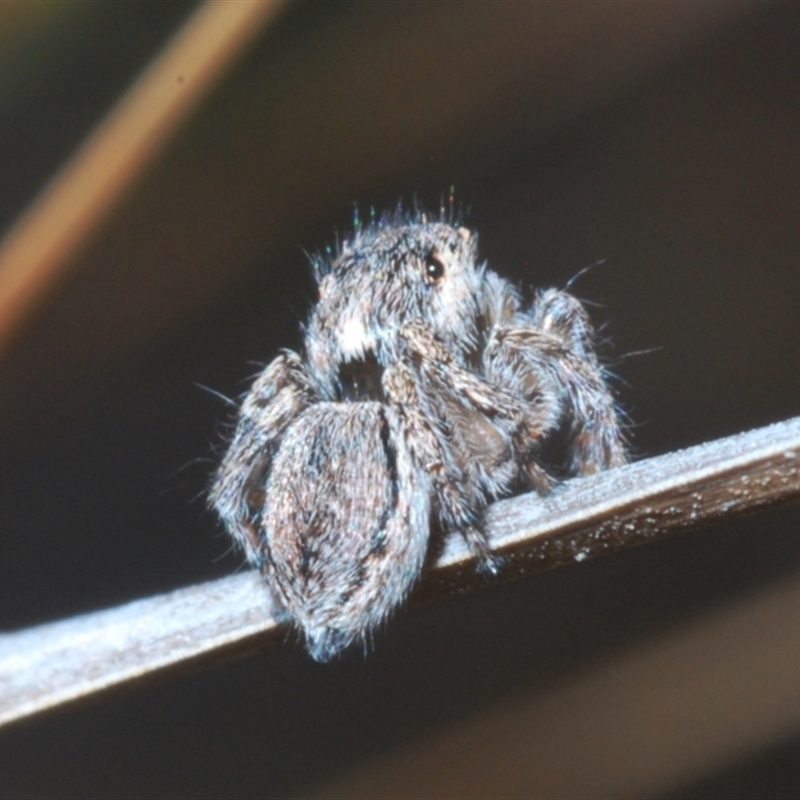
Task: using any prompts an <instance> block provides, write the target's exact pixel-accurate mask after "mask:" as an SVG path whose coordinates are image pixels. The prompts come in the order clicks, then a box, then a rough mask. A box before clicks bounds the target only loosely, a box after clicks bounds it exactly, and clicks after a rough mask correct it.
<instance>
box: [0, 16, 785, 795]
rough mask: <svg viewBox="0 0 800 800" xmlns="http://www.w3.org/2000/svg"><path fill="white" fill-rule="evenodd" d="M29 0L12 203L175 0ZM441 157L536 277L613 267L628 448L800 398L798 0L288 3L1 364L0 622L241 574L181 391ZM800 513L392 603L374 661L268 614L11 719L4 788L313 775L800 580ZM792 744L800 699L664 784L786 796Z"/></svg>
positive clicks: (469, 216) (293, 784) (263, 352)
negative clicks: (170, 665) (288, 636)
mask: <svg viewBox="0 0 800 800" xmlns="http://www.w3.org/2000/svg"><path fill="white" fill-rule="evenodd" d="M22 5H23V6H24V5H31V6H37V5H41V6H43V7H46V8H50V11H49V12H48V13H49V14H50V16H49V17H48V16H47V14H45V13H42V14H41V16H40V17H37V18H36V19H34V18H33V17H31V18H30V19H29V18H28V17H27V16H25V15H22V17H18V16H13V15H8V16H6V17H5V18H4V17H3V16H2V15H0V115H2V116H1V117H0V229H7V228H8V227H10V226H11V224H12V223H13V221H14V219H15V218H16V217H17V215H19V214H20V213H21V211H22V210H23V209H24V208H25V206H26V205H27V204H28V203H29V202H30V201H31V200H32V199H33V198H34V197H35V195H36V193H37V191H38V190H39V189H40V188H41V186H42V185H43V183H44V182H45V181H46V180H47V179H48V178H49V177H50V176H51V175H52V174H53V173H54V171H55V170H56V169H57V168H58V167H59V166H60V165H61V164H62V163H63V162H64V161H65V159H66V158H68V157H69V155H70V154H71V153H72V152H73V151H74V149H75V148H76V146H77V145H78V144H79V143H80V142H81V141H82V139H83V138H84V137H85V136H86V134H87V133H88V132H89V131H90V130H91V128H92V126H93V125H94V124H95V123H96V122H97V121H98V120H99V119H100V118H101V117H102V115H103V114H104V113H105V112H106V111H107V109H108V108H109V106H110V105H111V104H112V103H113V102H114V101H115V100H116V99H117V98H118V97H119V95H120V94H121V93H122V91H123V90H124V89H125V88H126V87H127V85H128V84H129V83H130V81H131V80H132V79H133V78H134V77H135V76H136V75H137V74H138V73H139V72H140V70H141V69H143V68H144V66H145V65H146V64H147V63H148V61H149V60H150V59H151V58H152V57H153V56H154V55H155V54H156V53H157V52H158V50H159V49H160V48H161V47H162V46H163V45H164V43H166V41H168V39H169V37H170V36H171V35H172V33H173V32H174V31H175V30H176V28H177V26H178V25H179V24H181V22H182V21H183V20H184V19H185V18H187V17H188V15H189V14H190V13H191V12H192V11H193V10H194V8H195V5H194V4H190V3H163V2H160V3H146V2H144V3H83V4H55V6H53V7H51V6H50V4H22ZM60 5H65V6H73V5H74V6H75V7H76V9H77V10H61V11H53V8H56V7H59V6H60ZM4 26H5V30H3V28H4ZM450 186H455V192H456V200H457V202H459V203H461V204H462V206H463V208H464V209H465V212H466V222H467V224H468V225H469V226H470V227H473V228H474V229H476V230H477V231H478V232H479V234H480V250H481V252H482V255H483V257H484V258H486V259H487V260H488V262H489V264H490V265H491V267H492V268H494V269H496V270H497V271H498V272H501V273H502V274H504V275H506V276H508V277H510V278H513V279H514V280H515V281H518V282H519V283H520V284H521V285H523V286H548V285H556V286H563V285H564V284H565V283H566V282H567V281H568V280H569V279H570V278H571V277H572V276H573V275H574V274H575V273H576V272H577V271H579V270H580V269H581V268H583V267H584V266H586V265H588V264H592V263H594V262H596V261H598V260H600V259H604V260H605V261H604V263H603V265H601V266H598V267H596V268H594V269H592V270H591V271H589V273H588V274H587V275H585V276H584V277H582V278H581V280H580V282H579V283H578V284H577V285H576V287H575V291H576V293H577V294H579V295H580V296H581V297H583V298H586V299H587V300H590V301H591V302H592V303H594V304H596V305H595V306H593V307H592V313H593V316H594V319H595V320H596V322H597V323H598V324H599V325H600V326H601V327H602V329H603V334H604V336H606V337H607V338H608V340H609V343H608V345H607V346H606V347H605V348H604V357H605V358H606V360H607V361H608V362H609V363H610V364H612V365H613V372H614V373H615V375H616V376H617V378H618V380H617V384H616V389H617V392H618V395H619V398H620V402H621V404H622V405H623V407H624V408H625V409H626V410H627V412H628V414H629V416H630V419H631V438H632V441H633V446H634V450H635V453H636V455H637V456H638V457H645V456H651V455H656V454H659V453H663V452H667V451H670V450H673V449H676V448H679V447H683V446H688V445H691V444H696V443H700V442H703V441H707V440H711V439H713V438H716V437H720V436H724V435H727V434H731V433H735V432H738V431H740V430H745V429H748V428H751V427H757V426H760V425H765V424H767V423H770V422H775V421H778V420H781V419H784V418H787V417H790V416H792V415H794V414H798V413H800V374H799V373H798V355H797V353H798V349H797V348H798V345H797V342H798V334H800V318H799V316H798V308H800V269H799V268H798V265H800V225H799V224H798V213H799V212H800V4H797V3H788V4H783V3H762V4H756V5H754V6H750V5H747V4H739V3H733V4H726V3H695V4H684V3H651V4H646V3H563V4H561V3H481V2H476V3H427V4H423V3H402V2H398V3H374V4H364V5H360V4H357V3H348V2H341V3H304V2H299V3H295V4H294V5H292V6H290V7H289V8H288V9H287V10H286V12H285V13H284V14H283V15H282V16H281V18H280V19H279V20H278V22H277V23H276V24H275V25H274V26H273V27H271V28H270V29H269V30H268V32H267V33H266V34H265V35H264V36H263V37H262V38H261V39H260V40H259V41H258V42H257V43H256V45H255V46H254V47H253V48H251V49H250V50H249V51H248V52H247V54H246V55H245V57H244V58H243V59H242V60H241V61H240V62H239V63H238V64H237V66H236V69H235V70H234V71H233V72H232V73H231V74H229V75H228V76H227V78H226V80H225V81H224V83H223V84H222V85H221V86H220V87H218V89H217V90H216V91H215V92H214V93H213V95H212V96H211V97H209V98H208V100H207V101H206V102H205V103H204V104H203V106H202V108H201V109H200V110H199V111H198V112H197V113H196V114H195V115H194V116H193V117H192V118H191V120H190V121H189V123H188V124H187V125H186V126H185V127H184V128H183V129H182V131H181V132H180V133H179V135H178V136H177V137H176V138H175V139H174V140H173V141H172V142H171V143H170V144H169V146H168V147H167V149H166V150H165V151H164V154H163V155H162V156H161V158H160V159H159V160H158V162H157V163H156V164H155V165H154V166H153V167H152V168H151V169H150V170H149V171H148V172H147V174H146V175H145V176H144V177H143V178H142V179H141V180H140V181H139V182H138V183H137V185H136V187H135V189H134V190H133V191H132V192H131V193H130V194H129V195H128V196H127V197H126V198H125V200H124V202H123V203H122V204H121V205H120V207H119V208H118V209H116V210H115V211H114V214H113V216H112V217H111V219H110V220H109V221H108V223H107V224H105V225H104V226H103V228H102V230H101V231H100V232H99V233H98V234H97V236H96V237H95V238H94V239H93V240H92V242H91V243H90V245H89V246H88V248H87V249H86V250H85V251H83V252H82V253H81V254H80V255H79V257H78V259H77V263H76V265H75V267H74V269H73V270H72V272H71V273H70V277H69V278H68V279H67V280H65V281H64V282H62V284H61V285H60V286H59V287H58V291H57V293H55V294H54V295H53V296H52V297H51V298H50V300H49V302H48V304H47V305H46V306H45V307H42V308H40V309H39V311H38V313H37V314H36V316H35V317H34V318H31V319H30V320H29V321H28V323H27V325H26V327H25V328H24V330H23V331H22V333H21V334H20V335H19V336H18V337H17V339H16V341H15V344H14V348H13V350H12V351H11V352H10V353H9V354H8V355H7V356H6V357H5V359H4V360H3V362H2V363H1V364H0V370H2V372H0V441H2V449H1V450H0V530H1V534H0V628H3V629H6V630H12V629H18V628H21V627H26V626H29V625H34V624H37V623H41V622H45V621H49V620H53V619H56V618H62V617H66V616H69V615H71V614H75V613H80V612H85V611H91V610H95V609H98V608H102V607H108V606H112V605H116V604H119V603H123V602H125V601H128V600H131V599H134V598H138V597H143V596H146V595H149V594H152V593H157V592H164V591H168V590H170V589H173V588H176V587H179V586H184V585H188V584H191V583H194V582H199V581H203V580H209V579H212V578H215V577H219V576H223V575H227V574H230V573H232V572H234V571H235V570H237V569H238V568H239V567H240V564H241V558H240V557H239V556H238V555H237V554H235V553H231V552H230V548H229V545H228V542H227V540H226V538H225V536H224V535H223V533H222V532H221V530H220V529H219V526H218V525H217V524H216V522H215V520H214V518H213V517H212V516H211V515H210V514H209V513H208V512H207V511H206V510H205V506H204V499H203V494H204V492H205V489H206V486H207V484H208V481H209V477H210V475H211V473H212V471H213V469H214V465H215V463H216V462H217V460H218V458H219V454H220V452H221V450H222V448H223V447H224V437H225V435H226V431H227V430H228V429H229V428H228V423H229V422H230V413H229V411H228V410H227V409H226V408H225V406H224V404H223V403H222V402H221V401H219V400H218V399H217V398H215V397H214V395H213V394H211V393H209V392H207V391H204V390H203V389H202V388H200V387H201V386H205V387H211V388H212V389H214V390H216V391H219V392H221V393H223V394H226V395H228V396H235V395H237V394H239V393H241V392H243V391H244V390H246V388H247V385H248V381H249V379H250V377H251V376H252V375H253V373H254V372H255V371H256V370H257V369H258V366H259V365H260V364H263V363H265V362H267V361H268V360H270V359H271V358H272V357H273V355H274V354H275V352H276V350H277V349H278V348H279V347H282V346H289V347H297V346H298V344H299V341H300V337H299V323H300V321H301V320H302V319H303V318H304V316H305V314H306V313H307V310H308V308H309V306H310V303H311V302H312V301H313V297H314V286H313V282H312V280H311V276H310V269H309V267H308V264H307V261H306V258H305V256H304V254H303V248H306V249H307V250H314V249H317V248H322V247H324V246H325V245H326V244H329V243H331V242H332V241H333V240H334V235H335V232H336V231H340V232H346V231H347V230H348V228H349V226H350V224H351V221H352V214H353V204H354V203H355V202H357V203H358V204H359V205H360V208H361V210H362V216H363V215H364V214H365V213H366V211H367V210H368V208H369V207H370V206H374V207H376V208H377V209H379V210H380V209H383V208H390V207H393V206H394V205H395V204H396V203H397V201H398V200H400V199H402V200H404V201H405V202H406V203H409V202H411V201H412V200H413V198H414V197H416V198H418V199H419V201H420V202H421V203H422V204H424V205H427V206H428V207H432V208H434V209H435V208H437V207H438V204H439V200H440V197H441V196H442V195H443V194H446V193H447V192H448V191H449V188H450ZM640 351H645V352H644V353H641V352H640ZM799 519H800V517H798V512H797V510H793V509H787V510H782V511H778V512H770V513H767V514H762V515H760V516H757V517H752V518H749V519H746V520H740V521H737V522H735V523H730V524H726V525H720V526H717V527H716V528H713V529H709V530H705V531H702V532H699V533H694V534H691V535H687V536H684V537H676V538H675V539H673V540H670V541H666V542H662V543H660V544H657V545H653V546H648V547H645V548H641V549H638V550H634V551H630V552H626V553H620V554H616V555H613V556H610V557H607V558H604V559H601V560H598V561H596V562H592V563H588V564H584V565H581V566H578V567H573V568H569V569H563V570H558V571H555V572H552V573H548V574H545V575H542V576H540V577H536V578H533V579H529V580H526V581H523V582H520V583H517V584H512V585H506V586H499V587H494V588H489V589H487V590H485V591H482V592H479V593H477V594H475V595H473V596H470V597H467V598H463V599H460V600H457V601H450V602H446V603H442V604H439V605H436V606H430V607H426V608H423V609H420V610H415V611H413V612H411V613H408V614H404V615H402V614H401V615H400V616H399V617H398V618H397V619H395V620H394V621H393V623H392V624H391V625H390V626H388V629H387V630H386V631H385V632H384V633H382V634H381V635H379V636H378V637H377V639H376V645H375V651H374V652H373V653H372V654H371V655H370V656H369V657H368V658H366V659H364V658H363V657H362V656H361V655H360V654H350V655H348V656H347V657H345V658H344V659H343V660H342V661H340V662H337V663H334V664H331V665H328V666H320V665H317V664H314V663H312V662H311V661H310V659H309V658H308V657H307V655H306V654H305V653H304V652H303V650H302V649H301V648H300V647H299V646H298V645H297V644H296V643H295V642H294V641H289V642H288V643H287V644H286V645H285V646H279V647H276V648H273V649H271V650H268V651H266V652H264V653H262V654H260V655H257V656H252V657H249V658H246V659H242V660H239V661H236V662H233V663H229V664H226V665H222V666H218V667H215V668H214V669H209V670H205V671H198V672H195V673H192V674H189V675H186V676H181V677H179V678H176V679H173V680H170V681H166V682H163V683H160V684H157V685H150V686H146V687H137V688H135V689H133V690H131V691H128V692H119V693H114V694H111V695H108V696H104V697H100V698H97V699H96V700H95V701H94V702H92V703H89V704H85V705H79V706H74V707H69V706H68V707H65V708H63V709H60V710H58V711H56V712H53V713H49V714H45V715H43V716H41V717H39V718H35V719H31V720H27V721H24V722H22V723H18V724H15V725H12V726H10V727H8V728H6V729H4V730H2V731H1V732H0V793H2V794H3V795H4V796H43V795H58V796H67V795H69V796H80V797H89V796H99V795H102V796H143V795H147V796H169V795H188V796H244V795H249V796H262V795H263V796H279V795H287V794H299V793H304V792H308V791H313V790H315V789H316V788H318V787H323V786H325V785H326V782H328V781H330V780H333V779H336V778H339V777H341V776H344V775H346V774H347V773H348V772H349V771H350V770H353V769H355V768H357V767H358V766H359V765H360V764H362V763H366V762H368V761H369V759H370V758H372V757H374V756H378V755H384V756H385V755H387V754H388V755H391V753H392V752H393V751H394V750H395V749H396V748H398V747H401V746H403V745H404V744H405V743H409V742H413V741H416V740H418V739H419V738H420V737H423V736H426V735H429V734H434V733H436V732H437V731H445V730H447V729H448V726H451V725H454V724H457V723H458V722H459V721H462V720H468V719H469V718H471V717H472V716H474V715H475V714H476V713H478V712H479V711H480V710H481V709H486V708H490V707H491V706H492V704H493V703H495V702H497V701H500V700H503V699H507V698H510V697H514V696H515V695H516V694H518V693H521V692H531V691H536V690H537V689H539V688H541V689H542V690H543V691H544V690H546V688H547V687H549V686H550V685H552V684H553V683H554V681H556V680H558V679H559V678H560V677H561V676H564V675H569V674H572V673H573V672H575V671H577V670H581V669H584V668H586V665H590V664H591V663H593V659H598V658H599V657H601V656H603V655H605V654H608V653H613V652H615V650H616V649H618V648H622V647H625V646H627V645H630V644H635V643H636V642H639V641H645V640H646V639H647V638H648V637H656V636H658V635H659V634H660V633H661V632H664V631H669V630H671V629H672V628H673V627H674V626H677V625H680V624H681V623H682V622H684V621H687V620H691V619H693V618H695V617H696V616H698V615H701V614H702V613H704V612H706V611H708V610H710V609H713V608H716V607H722V606H724V605H725V604H726V603H728V602H730V601H733V600H735V599H737V598H740V597H743V596H745V595H746V594H747V592H749V591H753V590H755V589H756V588H758V587H759V586H762V585H767V584H769V583H770V582H772V581H774V580H776V579H777V578H779V577H782V576H789V575H791V574H793V573H796V572H797V570H798V568H800V539H799V538H798V536H797V526H798V520H799ZM796 623H797V620H795V619H787V620H786V625H787V626H791V625H794V624H796ZM732 702H735V698H732ZM467 757H468V758H469V759H470V760H474V759H475V757H476V756H475V754H468V756H467ZM798 765H800V718H798V729H797V730H796V731H786V732H784V734H783V736H782V738H777V739H776V740H775V741H774V742H773V744H772V745H771V746H770V747H768V748H767V749H764V748H763V745H759V748H758V749H756V750H755V751H753V752H747V753H744V754H742V756H741V758H739V760H738V761H736V762H735V763H734V762H732V763H730V764H729V765H728V766H727V767H726V768H724V769H722V770H721V771H720V769H719V767H717V766H714V767H709V771H708V772H707V774H705V776H704V777H703V778H702V780H700V782H693V783H691V785H686V786H682V787H671V788H670V789H669V792H670V794H671V795H672V796H677V795H680V796H685V797H712V796H717V797H719V796H726V797H738V796H742V797H761V796H779V797H792V796H797V795H798V794H800V766H798ZM430 791H431V794H435V793H436V790H435V786H433V787H432V788H431V790H430ZM665 791H666V789H665Z"/></svg>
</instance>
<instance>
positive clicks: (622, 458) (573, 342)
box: [483, 289, 627, 475]
mask: <svg viewBox="0 0 800 800" xmlns="http://www.w3.org/2000/svg"><path fill="white" fill-rule="evenodd" d="M593 335H594V333H593V329H592V326H591V323H590V322H589V317H588V314H587V313H586V310H585V308H584V307H583V305H582V304H581V303H580V302H579V301H578V300H577V299H576V298H574V297H572V296H571V295H569V294H567V293H566V292H561V291H558V290H555V289H549V290H547V291H546V292H543V293H542V294H541V295H540V296H539V297H538V298H537V300H536V302H535V304H534V306H533V307H532V308H531V309H530V311H528V312H527V313H525V314H517V315H516V316H515V317H514V318H513V319H512V320H511V321H510V322H509V323H506V324H498V325H496V326H495V327H494V328H493V330H492V331H491V334H490V336H489V340H488V342H487V345H486V348H485V350H484V354H483V366H484V372H485V373H486V376H487V377H488V378H489V379H490V380H492V381H493V382H496V383H497V384H498V385H499V386H503V387H507V388H508V389H509V390H510V391H512V392H514V393H519V394H521V395H522V396H524V397H527V398H530V399H531V400H532V401H535V402H538V403H539V404H540V406H541V407H542V409H543V412H544V413H546V415H547V416H548V417H549V419H550V424H549V425H548V429H549V430H552V429H554V428H556V427H557V426H558V425H559V424H561V423H562V422H567V424H568V426H569V433H570V467H571V470H572V471H573V472H574V473H576V474H579V475H586V474H591V473H594V472H597V471H598V470H603V469H608V468H610V467H616V466H620V465H622V464H625V463H626V462H627V455H626V452H625V440H624V436H623V432H622V424H621V422H620V418H619V414H618V411H617V408H616V405H615V403H614V398H613V396H612V395H611V391H610V389H609V388H608V385H607V383H606V380H605V377H604V374H603V369H602V367H601V366H600V364H599V362H598V360H597V356H596V355H595V352H594V346H593Z"/></svg>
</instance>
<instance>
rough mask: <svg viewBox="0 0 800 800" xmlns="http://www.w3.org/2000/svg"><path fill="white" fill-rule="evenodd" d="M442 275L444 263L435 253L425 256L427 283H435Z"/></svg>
mask: <svg viewBox="0 0 800 800" xmlns="http://www.w3.org/2000/svg"><path fill="white" fill-rule="evenodd" d="M443 277H444V264H443V263H442V260H441V259H440V258H439V257H438V256H437V255H436V254H435V253H428V255H427V256H425V279H426V280H427V281H428V282H429V283H437V282H438V281H440V280H441V279H442V278H443Z"/></svg>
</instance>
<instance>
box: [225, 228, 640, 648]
mask: <svg viewBox="0 0 800 800" xmlns="http://www.w3.org/2000/svg"><path fill="white" fill-rule="evenodd" d="M476 244H477V236H476V235H475V234H474V233H471V232H470V231H469V230H467V229H465V228H463V227H455V226H453V225H451V224H448V223H446V222H442V221H436V222H431V221H428V220H427V219H426V217H424V216H423V215H416V216H413V217H408V216H403V215H401V214H396V215H394V216H392V217H384V218H383V219H382V220H381V221H380V222H376V223H373V224H371V225H369V226H368V227H366V228H364V229H358V228H357V230H356V232H355V234H354V235H353V237H352V238H351V239H350V240H348V241H346V242H345V243H344V244H343V245H342V246H341V248H340V249H339V252H338V253H337V254H336V255H335V256H334V257H332V258H328V259H325V258H316V259H315V260H314V270H315V276H316V279H317V282H318V285H319V300H318V302H317V304H316V306H315V308H314V309H313V312H312V314H311V318H310V320H309V322H308V325H307V327H306V329H305V338H304V347H303V351H304V352H303V355H298V354H297V353H294V352H291V351H284V352H282V353H281V354H280V355H279V356H278V357H277V358H276V359H275V360H274V361H273V362H272V363H271V364H270V365H269V366H268V367H267V368H266V369H265V370H264V371H263V372H262V373H261V374H260V375H259V376H258V378H257V379H256V381H255V383H254V384H253V386H252V388H251V389H250V391H249V392H248V393H247V395H246V396H245V398H244V401H243V403H242V406H241V409H240V412H239V418H238V423H237V427H236V431H235V434H234V436H233V440H232V442H231V444H230V446H229V449H228V451H227V454H226V456H225V458H224V459H223V461H222V465H221V466H220V468H219V471H218V473H217V475H216V478H215V481H214V485H213V489H212V492H211V502H212V503H213V506H214V507H215V508H216V510H217V513H218V514H219V516H220V517H221V519H222V521H223V522H224V524H225V526H226V528H227V529H228V531H229V532H230V534H231V536H232V537H233V538H234V540H235V541H236V542H237V543H238V544H239V545H240V546H241V547H242V548H243V549H244V551H245V554H246V556H247V559H248V560H249V561H250V563H252V564H253V565H254V566H256V567H258V568H259V569H260V570H261V571H262V572H263V574H264V576H265V577H266V580H267V581H268V583H269V586H270V589H271V592H272V594H273V596H274V599H275V602H276V605H277V606H278V607H279V609H280V610H281V612H282V614H283V616H284V618H285V619H287V620H288V621H291V622H292V623H293V624H294V625H295V626H297V627H298V628H299V629H300V630H301V631H302V633H303V634H304V636H305V641H306V645H307V647H308V650H309V652H310V653H311V655H312V657H313V658H315V659H316V660H318V661H327V660H329V659H330V658H332V657H333V656H335V655H336V654H337V653H339V652H340V651H341V650H342V649H343V648H345V647H346V646H348V645H349V644H351V643H352V642H354V641H357V640H366V639H367V638H368V637H369V634H370V633H371V632H372V631H373V630H374V629H375V628H376V627H377V626H379V625H380V624H381V623H382V622H383V621H384V620H385V619H386V618H387V617H388V616H389V614H390V613H391V612H392V611H394V609H395V608H396V607H397V606H398V605H399V604H401V603H402V601H403V600H404V599H405V598H406V596H407V595H408V593H409V591H410V589H411V588H412V586H413V585H414V583H415V581H416V580H417V579H418V577H419V575H420V572H421V570H422V567H423V562H424V560H425V556H426V553H427V550H428V540H429V536H430V523H431V516H432V514H433V515H436V517H438V519H439V521H440V523H441V525H442V527H443V529H444V530H447V531H449V530H456V531H460V533H461V534H462V535H463V536H464V538H465V540H466V542H467V543H468V545H469V547H470V548H471V550H472V551H473V552H474V553H475V555H476V556H477V557H478V559H479V564H480V565H481V566H482V567H483V568H484V569H485V570H487V571H488V572H490V573H493V572H496V571H497V570H498V565H499V561H498V560H497V559H496V557H495V556H493V555H492V553H491V552H490V548H489V543H488V541H487V538H486V536H485V534H484V532H483V530H482V528H481V518H482V512H483V509H484V508H485V506H486V503H487V502H488V501H489V500H490V499H493V498H496V497H498V496H500V495H503V494H507V493H509V492H510V491H512V490H517V489H521V488H525V487H528V488H530V487H533V488H535V489H537V490H539V491H540V492H544V491H546V490H547V489H548V488H549V486H550V483H551V478H550V477H549V475H548V473H547V471H546V470H545V468H544V467H543V466H542V465H541V464H540V463H539V461H537V448H538V446H539V444H540V442H541V441H542V439H543V438H545V437H547V436H548V434H551V433H553V432H554V431H556V430H558V429H561V428H566V430H567V432H568V449H569V457H568V460H569V464H568V466H569V468H570V470H571V472H572V473H573V474H586V473H591V472H595V471H597V470H600V469H606V468H608V467H613V466H616V465H619V464H623V463H625V460H626V458H625V448H624V444H623V436H622V432H621V425H620V420H619V418H618V415H617V411H616V409H615V406H614V401H613V399H612V397H611V394H610V392H609V389H608V387H607V385H606V381H605V378H604V374H603V370H602V368H601V367H600V365H599V363H598V360H597V358H596V356H595V353H594V349H593V330H592V327H591V324H590V322H589V318H588V315H587V313H586V310H585V309H584V307H583V306H582V305H581V303H580V302H579V301H578V300H576V299H575V298H574V297H572V296H570V295H569V294H567V293H565V292H563V291H558V290H555V289H548V290H547V291H543V292H540V293H539V294H538V295H537V296H536V298H535V300H534V302H533V303H532V305H531V306H530V307H529V308H523V305H522V302H521V300H520V297H519V294H518V293H517V291H516V290H515V289H514V287H512V286H511V285H510V284H509V283H508V282H507V281H505V280H504V279H502V278H501V277H499V276H498V275H497V274H495V273H494V272H492V271H490V270H488V269H487V268H486V266H485V265H479V264H478V263H477V262H476Z"/></svg>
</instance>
